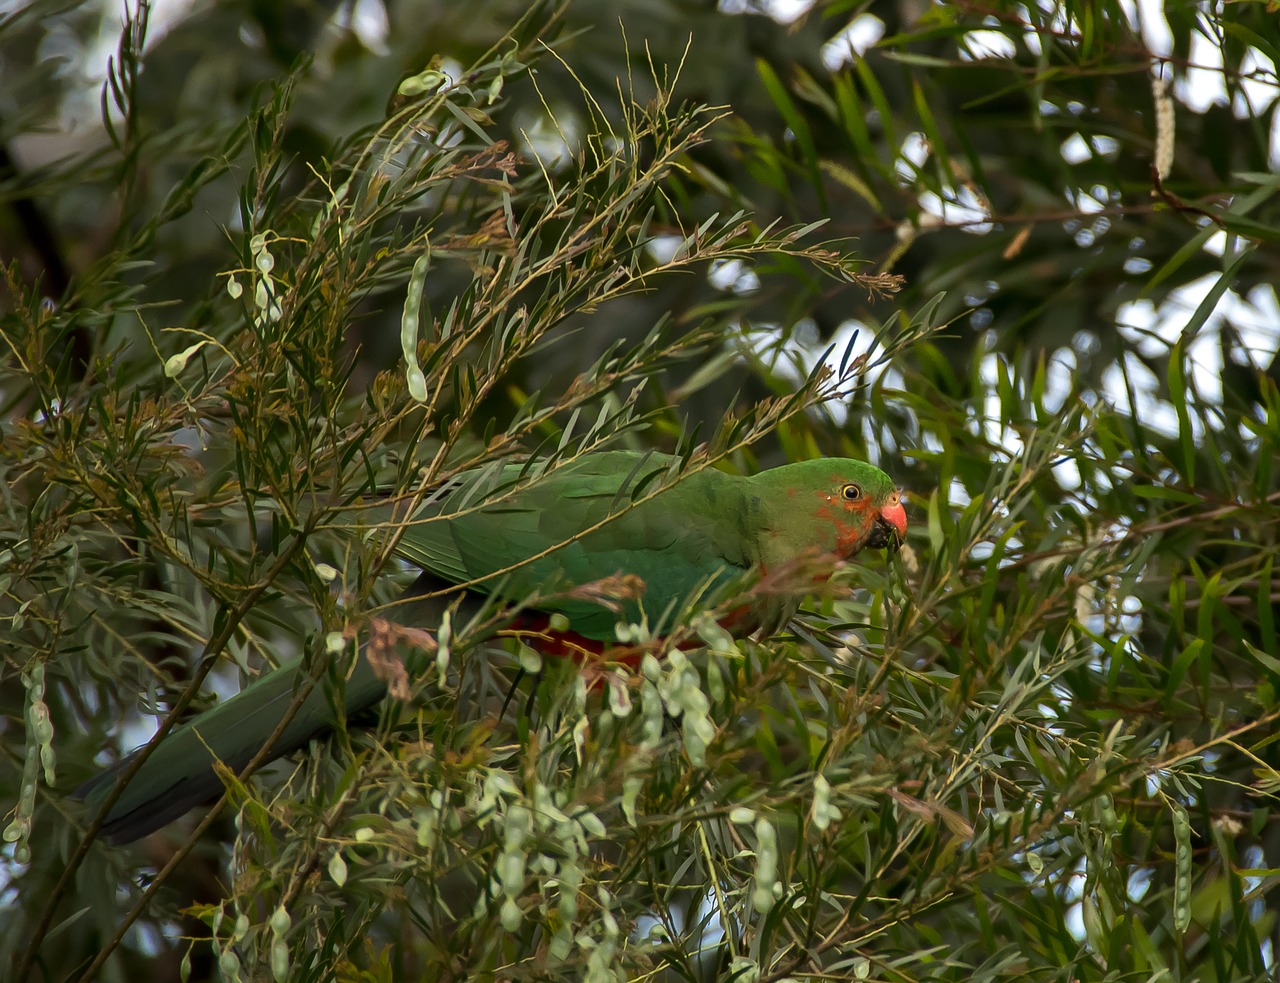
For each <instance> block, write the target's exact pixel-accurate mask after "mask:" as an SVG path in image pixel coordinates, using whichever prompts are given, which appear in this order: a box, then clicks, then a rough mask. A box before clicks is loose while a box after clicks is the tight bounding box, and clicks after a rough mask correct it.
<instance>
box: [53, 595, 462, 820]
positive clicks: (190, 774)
mask: <svg viewBox="0 0 1280 983" xmlns="http://www.w3.org/2000/svg"><path fill="white" fill-rule="evenodd" d="M449 586H450V585H449V584H447V583H445V582H444V581H442V580H440V579H439V578H437V577H435V576H433V575H431V574H426V573H424V574H423V575H422V576H420V577H419V578H418V579H417V580H416V581H414V583H413V585H412V586H410V587H409V589H408V590H407V591H405V593H404V595H403V597H402V598H401V599H400V601H399V602H398V603H397V605H396V606H395V609H394V613H393V616H394V618H395V620H397V621H399V622H401V623H403V624H408V625H419V626H424V627H427V626H429V627H432V628H434V627H435V626H436V625H438V624H439V623H440V618H441V617H442V616H443V614H444V611H445V610H446V609H447V608H448V606H449V605H448V602H447V599H445V598H442V597H441V595H440V591H441V590H442V589H443V590H447V589H448V587H449ZM479 609H480V603H479V601H474V602H473V601H472V600H471V599H468V598H464V599H463V603H462V607H461V609H460V610H462V611H464V612H466V613H467V616H470V615H471V614H473V613H474V612H475V611H477V610H479ZM303 676H304V670H303V665H302V660H301V659H295V660H294V661H292V662H287V663H285V664H284V665H282V666H280V667H279V668H278V669H276V670H274V671H272V672H269V673H267V674H266V675H265V676H262V677H260V678H259V679H257V680H255V681H254V682H253V683H252V684H250V685H249V686H246V687H245V688H244V689H243V690H241V691H240V692H239V693H237V694H236V695H235V696H233V697H232V698H231V699H229V700H227V701H226V702H225V703H221V704H219V705H218V706H216V707H213V708H212V709H211V710H206V711H205V712H204V713H202V714H200V715H199V716H198V717H196V718H195V719H193V720H190V721H188V722H187V723H185V724H183V725H182V726H181V727H178V728H176V729H175V730H173V731H172V732H171V733H170V734H169V735H168V736H166V737H165V739H164V740H162V741H161V742H160V744H159V745H158V746H157V747H156V748H155V750H153V751H152V752H151V754H150V756H148V758H147V760H146V761H144V762H143V763H142V767H141V768H140V769H139V770H138V773H137V774H136V775H134V776H133V778H132V779H131V780H130V782H129V784H128V785H127V786H126V787H125V790H124V792H123V793H122V794H121V796H120V798H118V799H117V800H116V802H115V804H114V805H113V806H112V807H111V811H110V812H109V813H107V817H106V819H105V820H104V821H103V824H102V828H101V830H100V831H99V835H100V836H102V837H104V838H105V839H107V840H110V841H111V842H112V843H129V842H131V841H133V840H136V839H139V838H141V837H143V836H146V835H147V834H148V833H153V832H155V831H156V830H157V829H159V828H160V827H161V826H163V825H165V824H166V823H168V822H171V821H172V820H174V819H177V818H178V817H179V816H181V815H182V814H183V813H185V812H186V811H187V810H188V809H192V808H194V807H195V806H198V805H200V804H202V803H204V802H208V801H209V800H211V799H216V798H217V797H218V796H219V795H221V794H222V790H223V784H222V781H221V779H219V777H218V773H217V772H216V771H215V770H214V761H215V760H217V761H221V762H222V763H223V764H225V765H226V766H227V767H228V768H230V769H231V770H232V771H235V772H240V771H242V770H243V769H244V767H245V766H246V765H247V764H248V763H249V762H250V761H251V760H253V758H254V756H255V755H257V753H258V751H259V750H261V749H262V747H263V746H264V745H265V744H266V742H267V739H268V738H269V737H270V736H271V734H272V733H273V732H274V731H275V729H276V726H277V725H278V724H279V723H280V720H281V718H282V717H283V716H284V714H285V712H286V711H287V710H288V709H289V706H290V705H291V704H292V703H293V699H294V694H295V693H296V692H297V689H298V687H299V686H301V685H309V686H310V687H311V689H310V691H309V692H308V693H307V695H306V697H305V698H304V700H303V702H302V705H301V706H300V707H299V708H298V711H297V713H295V714H294V715H293V717H292V718H291V719H290V720H289V723H288V724H287V725H286V726H285V728H284V730H283V731H282V732H281V734H280V736H279V737H278V738H277V739H276V742H275V743H274V744H273V745H272V746H271V751H270V752H269V753H268V754H267V755H266V757H265V758H263V762H262V763H263V764H266V763H267V762H269V761H274V760H275V759H276V758H279V757H282V756H283V755H286V754H288V753H289V752H290V751H296V750H297V749H298V748H300V747H302V746H303V745H304V744H306V743H307V741H309V740H311V738H313V737H316V736H318V735H320V734H323V733H325V732H326V731H329V730H333V729H334V728H335V727H336V726H337V725H338V720H337V717H336V715H335V713H334V707H333V705H332V704H331V703H330V700H329V697H328V695H327V694H326V692H325V689H326V687H325V682H324V680H323V679H318V680H316V681H315V682H314V683H311V682H308V681H307V680H305V679H304V678H303ZM386 691H387V684H386V683H385V682H383V681H382V680H381V679H379V678H378V677H377V675H375V674H374V671H373V669H372V668H371V667H370V665H369V661H368V660H367V659H366V658H365V653H364V649H363V647H362V648H361V651H360V654H359V655H358V656H357V658H356V663H355V667H354V668H353V669H352V671H351V675H350V677H349V678H348V679H347V683H346V689H345V692H344V694H343V707H342V714H343V716H344V717H350V716H351V715H352V714H355V713H359V712H360V711H361V710H365V709H368V708H369V707H371V706H373V705H374V704H375V703H377V702H378V700H380V699H382V697H383V695H384V694H385V693H386ZM137 753H138V752H137V751H135V752H133V754H130V755H128V756H127V757H125V758H124V759H123V760H122V761H120V762H119V763H118V764H116V765H113V766H112V767H111V768H108V769H107V770H106V771H104V772H103V773H102V774H100V775H95V776H94V777H93V778H91V779H89V781H87V782H85V783H84V784H83V785H81V786H80V787H79V788H78V789H76V791H75V795H76V797H77V798H81V799H84V800H86V802H87V804H88V806H89V808H90V809H93V810H95V811H96V808H97V807H100V806H101V805H102V803H103V802H105V801H106V798H107V796H108V795H110V794H111V790H112V789H113V788H115V784H116V779H117V777H118V776H119V775H120V773H121V772H122V771H123V770H124V769H125V768H128V767H129V765H130V764H131V763H132V761H133V759H134V757H135V756H136V755H137Z"/></svg>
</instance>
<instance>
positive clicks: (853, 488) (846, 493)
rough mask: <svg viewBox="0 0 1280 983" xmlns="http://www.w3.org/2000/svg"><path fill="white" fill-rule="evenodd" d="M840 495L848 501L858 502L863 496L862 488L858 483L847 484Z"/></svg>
mask: <svg viewBox="0 0 1280 983" xmlns="http://www.w3.org/2000/svg"><path fill="white" fill-rule="evenodd" d="M840 497H841V498H843V499H844V500H845V501H846V502H856V501H857V500H858V499H860V498H861V497H862V489H861V488H859V487H858V486H857V485H845V486H844V487H843V488H841V489H840Z"/></svg>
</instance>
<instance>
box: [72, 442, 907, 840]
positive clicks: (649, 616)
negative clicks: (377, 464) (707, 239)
mask: <svg viewBox="0 0 1280 983" xmlns="http://www.w3.org/2000/svg"><path fill="white" fill-rule="evenodd" d="M681 471H682V463H681V461H680V459H679V458H675V457H672V456H670V455H666V454H659V453H653V452H650V453H640V452H634V451H606V452H597V453H589V454H585V455H582V456H581V457H578V458H576V459H573V460H571V461H568V462H565V463H559V464H555V465H547V464H545V463H544V464H537V463H534V464H529V463H519V464H516V463H495V464H493V465H489V466H485V467H482V468H477V469H476V470H474V471H468V472H464V473H462V474H460V475H458V476H457V477H455V478H453V479H452V480H450V481H448V482H446V483H445V484H444V485H443V486H442V487H441V488H440V489H438V490H437V491H436V493H435V494H433V495H432V496H431V497H430V498H428V499H426V500H425V501H422V502H421V503H419V504H417V505H414V506H405V507H401V508H397V507H396V506H391V507H390V508H389V509H388V508H387V507H383V511H384V513H385V512H387V511H389V512H390V520H389V521H388V522H387V523H386V526H387V528H388V530H389V532H390V531H395V532H399V533H400V537H399V539H398V540H396V541H395V542H394V548H395V551H396V552H397V553H398V554H399V555H400V556H401V557H403V558H404V559H406V560H408V561H409V562H411V563H412V564H414V565H416V566H418V567H420V568H421V569H422V571H423V573H422V576H421V577H420V578H419V579H418V581H417V582H415V584H414V585H413V586H412V587H411V588H410V589H409V591H408V592H407V595H406V599H402V600H404V601H405V603H404V605H403V607H402V608H400V607H397V608H393V611H395V613H394V614H393V617H394V618H395V619H396V621H397V622H400V623H403V624H415V623H418V624H421V623H424V622H425V623H428V624H429V627H432V628H434V627H435V623H434V621H432V619H433V618H435V619H438V618H439V617H440V614H441V613H442V612H443V611H444V610H445V608H446V607H447V605H448V603H449V602H450V601H457V600H459V599H460V598H467V597H469V596H470V597H476V598H485V597H488V598H490V599H494V600H499V601H509V602H512V603H517V604H519V603H521V602H525V601H528V602H529V603H528V604H526V605H525V606H524V607H522V608H521V610H520V613H519V614H518V615H515V616H513V618H512V619H511V621H510V622H509V627H510V628H511V629H512V631H513V633H516V634H522V635H523V636H524V637H525V639H526V641H528V642H529V643H530V644H531V645H533V646H534V647H536V648H540V649H541V650H543V651H544V652H547V653H549V654H557V655H566V654H567V655H573V656H575V657H577V658H579V659H585V658H592V657H593V656H602V657H604V658H606V659H609V660H610V661H619V655H620V654H621V655H623V656H625V654H626V653H625V650H621V651H620V650H619V648H618V645H617V641H616V639H617V637H618V636H617V629H618V626H619V625H620V624H624V623H628V624H635V623H641V622H643V623H644V624H646V625H647V626H648V627H649V629H650V632H651V633H652V635H653V636H661V635H663V634H665V633H667V632H669V631H670V630H671V629H672V628H673V627H674V626H675V625H676V623H677V621H678V619H679V617H680V615H681V612H682V611H685V610H687V609H688V607H689V606H690V605H691V604H696V603H697V601H698V599H699V598H707V597H715V596H716V595H717V593H718V592H719V593H723V589H724V588H725V587H727V586H728V585H731V584H733V583H734V582H736V581H739V580H740V579H741V578H743V576H744V575H746V574H749V573H754V574H756V575H758V576H760V577H761V578H762V581H763V580H764V578H767V577H768V576H770V575H771V574H775V575H778V574H785V573H786V572H787V571H795V570H797V569H798V565H803V564H809V566H804V568H803V569H804V572H805V574H806V575H807V576H808V577H809V578H810V579H811V578H812V576H813V572H814V571H819V572H823V571H825V572H830V569H831V565H832V563H833V562H834V561H838V560H843V559H847V558H849V557H851V556H853V555H854V554H855V553H857V552H858V551H859V550H860V549H863V548H864V547H872V548H880V547H886V546H888V547H893V546H896V545H897V544H898V543H899V542H900V541H901V539H902V537H903V536H904V535H905V534H906V526H907V517H906V512H905V510H904V509H903V506H902V501H901V497H900V495H899V492H898V490H897V489H896V488H895V486H894V484H893V482H892V481H891V480H890V478H889V476H888V475H886V474H885V473H884V472H883V471H881V470H880V469H878V468H876V467H873V466H872V465H870V464H866V463H864V462H862V461H853V460H847V459H841V458H826V459H821V460H815V461H804V462H800V463H795V464H788V465H784V466H783V467H779V468H774V469H772V470H769V471H763V472H761V473H759V474H756V475H753V476H751V477H740V476H736V475H730V474H726V473H724V472H722V471H717V470H715V469H714V468H710V467H705V466H704V467H702V468H700V469H693V470H688V472H687V473H683V474H682V473H681ZM799 604H800V593H799V592H798V591H796V590H794V589H792V590H755V591H752V592H750V593H749V594H747V595H745V600H744V603H743V604H742V606H741V607H739V608H737V609H734V610H732V611H731V613H730V614H729V615H728V616H726V618H725V619H724V624H725V627H726V628H728V629H729V630H730V631H731V632H732V633H733V634H734V635H736V636H739V637H741V636H744V635H747V634H750V633H752V632H754V631H759V630H765V631H776V630H779V629H781V628H782V627H783V626H785V624H786V623H787V621H789V620H790V618H791V617H792V616H793V615H794V614H795V612H796V609H797V608H798V606H799ZM566 623H567V629H566V628H565V625H566ZM553 625H554V626H555V627H553ZM557 629H558V630H557ZM366 654H368V650H367V649H366V651H365V652H362V653H361V655H360V657H358V658H357V659H356V661H355V665H354V668H353V669H352V671H351V673H350V675H349V677H348V678H347V680H346V683H345V687H344V689H343V693H342V697H343V704H344V705H343V710H344V712H345V715H346V716H348V717H349V716H351V715H353V714H356V713H359V712H360V711H362V710H365V709H367V708H368V707H370V706H372V705H374V704H376V703H377V701H378V700H380V699H381V698H382V697H383V696H384V695H385V694H386V692H387V683H386V681H385V679H384V678H382V676H380V675H379V673H378V672H377V671H375V668H374V667H373V666H371V665H370V660H369V658H366ZM631 654H632V655H634V651H633V652H632V653H631ZM622 661H625V658H623V659H622ZM305 672H306V670H305V668H304V667H303V663H302V660H301V659H295V660H293V661H291V662H288V663H286V664H284V665H282V666H280V667H279V668H277V669H275V670H273V671H272V672H269V673H266V674H265V675H263V676H261V677H260V678H259V679H257V680H255V681H254V682H253V683H251V684H250V685H248V686H246V687H245V688H244V689H243V690H242V691H241V692H240V693H238V694H237V695H236V696H234V697H232V698H231V699H229V700H227V701H226V702H225V703H222V704H220V705H218V706H216V707H213V708H212V709H210V710H207V711H205V712H204V713H202V714H199V715H198V716H196V717H195V718H194V719H192V720H191V721H189V722H187V723H186V724H184V725H182V726H181V727H178V728H176V729H175V730H173V731H172V732H171V733H170V734H168V735H167V736H166V737H165V738H164V739H163V740H162V741H161V742H160V744H159V745H158V746H157V747H156V748H155V749H154V750H153V751H152V753H151V754H150V756H149V757H148V758H147V759H146V761H145V762H144V763H143V765H142V767H141V769H140V770H139V771H138V772H137V774H135V775H134V776H133V778H132V779H131V780H130V782H129V784H128V786H127V787H126V788H125V789H124V791H123V793H122V794H121V796H120V797H119V798H118V799H117V800H116V802H115V804H114V805H113V806H112V807H111V810H110V812H109V813H108V815H107V816H106V819H105V820H104V822H103V825H102V827H101V830H100V833H101V835H102V836H104V837H105V838H106V839H108V840H110V841H112V842H115V843H127V842H130V841H132V840H135V839H138V838H139V837H142V836H145V835H147V834H148V833H151V832H153V831H154V830H156V829H159V828H160V827H161V826H163V825H165V824H166V823H168V822H170V821H171V820H173V819H176V818H177V817H178V816H181V815H182V814H183V813H185V812H186V811H188V810H189V809H191V808H192V807H194V806H197V805H200V804H201V803H203V802H206V801H208V800H210V799H213V798H216V797H217V796H218V795H219V794H220V793H221V792H222V789H223V785H222V782H221V781H220V779H219V778H218V775H217V773H216V771H215V770H214V761H215V759H216V760H218V761H221V762H222V763H223V764H224V765H225V766H226V767H228V768H229V769H231V770H232V771H235V772H239V771H241V770H243V769H244V767H245V766H246V765H248V763H249V762H250V760H251V759H252V758H253V757H254V756H255V755H256V754H258V752H259V751H260V750H261V749H262V747H263V746H264V745H265V744H266V743H267V741H268V740H269V738H270V736H271V734H272V732H273V731H274V730H275V729H276V727H277V725H278V724H279V721H280V719H281V717H282V716H283V715H284V714H285V711H286V709H287V708H288V707H289V706H290V704H291V702H292V701H293V699H294V693H295V692H296V691H297V689H298V686H299V683H300V682H302V681H303V680H302V677H303V675H304V674H305ZM336 724H337V721H336V720H335V708H334V706H333V704H332V702H331V701H330V699H329V698H328V697H327V696H326V694H325V692H324V687H323V686H322V685H319V684H316V685H313V686H312V687H311V689H310V692H309V693H308V694H307V696H306V698H305V700H304V701H303V703H302V704H301V707H300V708H299V710H298V711H297V712H296V713H295V714H294V715H293V717H292V719H291V720H290V721H289V723H288V724H287V725H286V726H285V728H284V729H283V731H282V733H281V734H280V735H279V736H278V737H277V739H276V740H275V742H274V744H273V745H272V747H271V750H270V752H269V754H268V755H267V758H266V760H274V759H275V758H278V757H281V756H282V755H285V754H288V753H289V752H290V751H293V750H295V749H297V748H299V747H301V746H303V745H304V744H306V743H307V741H309V740H310V739H311V738H313V737H315V736H317V735H319V734H322V733H324V732H325V731H328V730H331V729H333V728H334V727H335V726H336ZM136 754H137V752H136V751H135V752H134V755H136ZM132 758H133V755H129V756H127V757H126V758H124V759H123V760H122V761H120V762H119V763H118V764H116V765H114V766H112V767H111V768H109V769H107V770H106V771H104V772H102V773H101V774H99V775H97V776H95V777H94V778H92V779H90V780H89V781H88V782H87V783H85V784H84V785H82V786H81V787H80V788H79V789H78V790H77V792H76V794H77V795H78V796H79V797H81V798H83V799H85V800H87V803H88V805H89V806H90V807H91V808H93V807H95V806H97V807H100V806H101V804H102V803H103V802H104V801H105V799H106V797H107V796H108V795H109V794H110V793H111V791H112V789H113V787H114V786H115V784H116V778H117V776H118V775H119V774H120V772H121V771H122V770H124V769H125V768H127V767H128V766H129V764H130V762H131V759H132Z"/></svg>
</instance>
